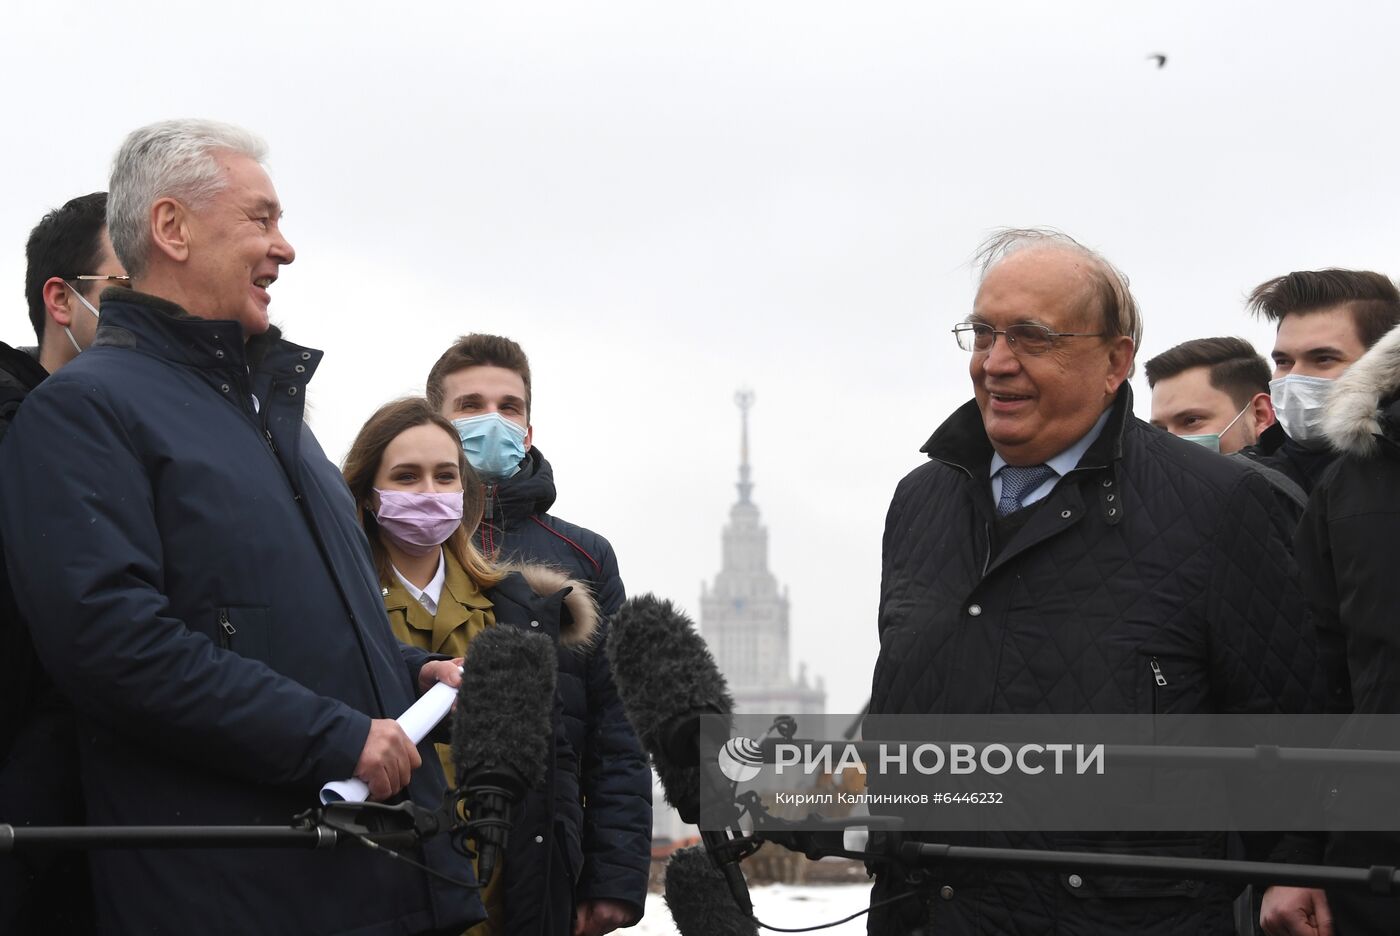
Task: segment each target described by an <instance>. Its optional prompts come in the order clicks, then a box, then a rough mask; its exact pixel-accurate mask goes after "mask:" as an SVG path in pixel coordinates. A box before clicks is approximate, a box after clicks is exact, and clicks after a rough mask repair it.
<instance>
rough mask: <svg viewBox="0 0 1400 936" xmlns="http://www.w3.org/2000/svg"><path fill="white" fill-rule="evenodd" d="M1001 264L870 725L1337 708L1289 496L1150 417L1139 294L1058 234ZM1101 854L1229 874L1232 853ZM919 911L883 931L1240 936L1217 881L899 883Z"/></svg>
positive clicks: (895, 621) (885, 590)
mask: <svg viewBox="0 0 1400 936" xmlns="http://www.w3.org/2000/svg"><path fill="white" fill-rule="evenodd" d="M979 259H980V261H981V274H982V275H981V284H980V286H979V288H978V291H977V296H976V299H975V301H974V303H973V308H972V313H971V315H970V316H969V317H968V319H967V321H965V322H964V323H963V324H960V325H958V326H957V327H956V328H954V334H955V336H956V338H957V340H958V343H959V344H960V345H961V346H962V347H963V348H964V350H966V351H969V352H970V353H971V366H970V372H971V377H972V390H973V397H974V398H973V399H972V400H969V401H968V402H967V403H966V404H965V405H964V406H962V407H960V408H959V409H958V410H957V411H955V412H954V413H953V414H952V415H951V416H949V417H948V419H947V420H946V421H945V422H944V423H943V425H941V426H940V427H939V428H938V429H937V431H936V432H934V434H933V436H932V437H931V438H930V439H929V440H928V442H927V443H926V444H925V445H924V447H923V451H924V452H925V453H926V454H927V455H928V457H929V462H928V463H927V464H925V465H923V466H921V467H919V468H917V469H915V470H914V471H913V472H911V473H910V474H909V475H908V476H907V477H905V478H904V480H903V481H902V482H901V483H900V485H899V487H898V490H897V491H896V492H895V496H894V501H893V503H892V504H891V506H890V510H889V515H888V518H887V523H886V528H885V539H884V563H883V575H882V582H881V592H880V615H879V630H880V656H879V661H878V663H877V664H876V668H875V675H874V681H873V689H872V698H871V705H870V712H871V713H872V714H873V715H882V714H885V715H892V714H918V715H929V714H1147V715H1151V714H1160V713H1165V714H1192V713H1251V712H1259V713H1282V712H1301V711H1310V710H1313V709H1314V708H1316V707H1317V706H1318V704H1319V695H1320V691H1321V686H1320V679H1319V678H1318V676H1317V666H1316V659H1315V651H1314V643H1313V640H1312V637H1311V635H1310V634H1309V632H1308V630H1307V628H1306V627H1305V624H1304V618H1303V612H1302V607H1303V603H1302V600H1301V596H1300V594H1299V590H1298V584H1297V575H1296V566H1295V565H1294V562H1293V559H1292V557H1291V556H1290V555H1289V550H1288V530H1287V521H1286V518H1285V517H1284V516H1283V515H1282V514H1281V513H1280V509H1279V507H1278V506H1277V504H1276V502H1275V499H1274V496H1273V494H1272V492H1271V490H1270V488H1269V486H1268V484H1267V482H1265V481H1264V480H1263V479H1262V478H1260V477H1258V476H1257V475H1256V474H1254V473H1253V472H1250V471H1248V470H1246V469H1245V468H1242V467H1241V466H1239V465H1236V464H1233V463H1232V462H1231V461H1230V460H1229V459H1224V458H1219V457H1218V456H1215V455H1213V454H1212V453H1210V452H1207V451H1206V450H1205V449H1203V448H1201V447H1200V446H1197V445H1192V444H1191V443H1189V442H1185V441H1182V440H1181V439H1178V438H1176V437H1175V436H1172V435H1169V434H1168V433H1166V432H1163V431H1161V430H1159V429H1155V428H1153V427H1152V426H1150V425H1148V424H1147V423H1145V422H1142V421H1141V420H1139V419H1137V418H1136V417H1134V416H1133V407H1132V393H1131V391H1130V389H1129V386H1128V383H1127V378H1128V376H1129V374H1130V373H1131V371H1132V367H1133V358H1134V354H1135V352H1136V349H1137V346H1138V343H1139V340H1140V337H1141V334H1142V326H1141V322H1140V319H1139V316H1138V310H1137V304H1136V302H1135V301H1134V299H1133V297H1132V294H1131V293H1130V292H1129V290H1128V283H1127V279H1126V278H1125V277H1124V276H1123V275H1122V274H1121V273H1119V272H1118V271H1117V270H1116V269H1115V268H1114V267H1113V266H1112V265H1111V264H1109V263H1108V262H1107V261H1106V260H1105V259H1104V258H1102V257H1101V256H1099V255H1098V254H1096V253H1094V252H1093V251H1091V250H1089V249H1087V248H1085V247H1083V246H1082V245H1080V244H1079V243H1077V242H1076V241H1074V240H1072V239H1071V238H1069V237H1067V236H1065V235H1063V234H1060V233H1058V232H1053V231H1004V232H1001V233H999V234H997V235H996V236H994V237H993V238H992V239H991V240H989V241H988V242H987V244H985V245H984V247H983V250H982V251H981V253H980V255H979ZM935 837H936V838H938V839H939V840H943V841H946V840H948V839H949V836H948V835H946V834H938V835H936V836H935ZM1085 841H1086V839H1085V837H1084V836H1083V835H1080V836H1078V841H1077V842H1075V843H1071V842H1070V841H1069V839H1068V838H1067V837H1064V836H1061V835H1059V834H1055V833H1035V834H1032V833H983V834H981V835H980V836H979V837H978V838H977V840H976V843H977V844H988V845H999V846H1009V847H1024V848H1058V847H1073V848H1074V849H1077V850H1083V849H1084V848H1086V847H1092V846H1089V845H1085ZM1089 841H1092V839H1090V840H1089ZM1096 844H1097V845H1098V847H1102V848H1104V849H1106V850H1109V851H1123V852H1137V853H1148V854H1151V853H1159V854H1174V855H1177V856H1181V857H1216V858H1220V857H1224V856H1225V836H1224V834H1223V833H1222V834H1217V833H1203V834H1191V835H1185V834H1180V833H1174V834H1169V833H1152V834H1148V835H1141V834H1139V835H1135V836H1134V837H1133V838H1132V839H1131V840H1129V839H1121V840H1119V839H1114V838H1112V837H1108V838H1103V837H1100V840H1099V841H1098V842H1097V843H1096ZM905 893H910V894H913V895H916V897H917V899H915V897H911V898H910V899H904V900H899V901H897V902H896V903H894V904H892V905H889V906H886V907H879V908H876V910H875V912H873V913H872V914H871V923H870V932H871V933H893V932H910V931H912V930H914V929H915V928H916V927H920V926H922V927H924V928H925V931H926V932H930V933H932V932H937V933H940V934H944V936H957V934H970V933H1048V932H1073V933H1077V934H1082V933H1100V932H1102V933H1124V932H1133V933H1149V934H1156V933H1162V934H1165V933H1173V934H1175V933H1183V934H1185V933H1191V934H1200V933H1220V934H1226V933H1232V932H1234V927H1233V922H1232V917H1231V901H1232V899H1233V898H1234V897H1235V889H1234V888H1231V887H1229V886H1227V885H1223V884H1219V883H1214V882H1201V881H1183V880H1175V879H1164V880H1157V881H1144V880H1129V879H1125V878H1123V877H1114V876H1106V875H1094V874H1091V873H1088V872H1085V873H1084V874H1082V875H1081V874H1074V875H1070V874H1060V873H1055V872H1038V873H1031V872H1013V871H992V872H986V871H982V872H973V873H969V872H967V871H966V870H964V869H959V868H956V867H940V868H937V869H935V870H934V871H933V872H931V873H927V872H926V873H924V874H923V875H922V876H915V877H914V878H912V879H911V878H909V877H906V876H904V875H901V874H900V873H898V872H896V871H893V870H886V871H883V872H882V873H881V874H880V876H879V879H878V881H877V884H876V887H875V890H874V893H873V895H872V903H873V904H878V903H880V902H882V901H884V900H886V899H891V898H897V897H899V896H900V895H901V894H905Z"/></svg>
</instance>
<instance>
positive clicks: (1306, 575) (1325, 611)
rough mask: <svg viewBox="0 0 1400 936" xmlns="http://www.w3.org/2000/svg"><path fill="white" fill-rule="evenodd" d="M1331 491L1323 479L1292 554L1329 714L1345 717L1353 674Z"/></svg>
mask: <svg viewBox="0 0 1400 936" xmlns="http://www.w3.org/2000/svg"><path fill="white" fill-rule="evenodd" d="M1329 478H1330V476H1329ZM1330 489H1331V484H1330V482H1329V480H1326V479H1324V481H1323V482H1322V483H1321V484H1320V485H1319V486H1318V488H1317V490H1316V491H1314V493H1313V497H1312V498H1311V499H1310V500H1309V501H1308V509H1307V510H1306V511H1304V512H1303V519H1302V521H1301V522H1300V523H1299V524H1298V533H1297V536H1296V538H1295V539H1294V544H1293V551H1294V554H1295V555H1296V556H1297V557H1298V571H1299V577H1300V580H1301V581H1302V586H1303V599H1304V602H1305V604H1306V606H1307V609H1308V616H1309V619H1310V623H1311V625H1312V627H1313V629H1314V630H1315V631H1316V634H1317V649H1318V656H1319V657H1320V659H1321V664H1322V672H1323V677H1324V680H1325V683H1326V691H1327V711H1328V712H1329V713H1332V714H1341V715H1345V714H1348V713H1350V712H1351V709H1352V698H1351V673H1350V671H1349V669H1348V666H1347V638H1346V634H1345V633H1344V632H1343V630H1342V624H1341V610H1340V609H1341V602H1340V601H1339V599H1338V597H1337V574H1336V570H1335V569H1334V568H1333V565H1332V542H1331V533H1330V526H1329V522H1330V521H1329V510H1328V508H1329V500H1330V498H1329V496H1328V495H1329V492H1330Z"/></svg>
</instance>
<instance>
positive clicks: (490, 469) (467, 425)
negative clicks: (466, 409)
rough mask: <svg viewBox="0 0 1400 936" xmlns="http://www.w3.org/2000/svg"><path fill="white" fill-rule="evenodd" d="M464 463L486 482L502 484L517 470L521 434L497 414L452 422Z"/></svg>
mask: <svg viewBox="0 0 1400 936" xmlns="http://www.w3.org/2000/svg"><path fill="white" fill-rule="evenodd" d="M452 425H453V427H455V428H456V430H457V437H458V438H459V439H461V440H462V451H463V452H464V453H465V454H466V456H467V462H468V463H469V464H470V465H471V466H472V467H473V468H474V469H476V473H477V474H479V475H481V477H482V478H483V479H484V480H486V481H503V480H505V479H506V478H509V477H511V476H512V475H514V474H515V473H516V472H517V471H519V470H520V462H521V461H522V460H523V459H524V458H525V430H524V429H523V428H521V427H520V426H518V425H516V424H515V423H513V422H511V421H510V420H509V419H506V418H505V417H504V416H502V415H501V414H500V413H483V414H481V415H480V416H472V417H471V418H469V419H454V420H452Z"/></svg>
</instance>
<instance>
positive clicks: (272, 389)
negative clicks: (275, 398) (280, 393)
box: [261, 382, 277, 455]
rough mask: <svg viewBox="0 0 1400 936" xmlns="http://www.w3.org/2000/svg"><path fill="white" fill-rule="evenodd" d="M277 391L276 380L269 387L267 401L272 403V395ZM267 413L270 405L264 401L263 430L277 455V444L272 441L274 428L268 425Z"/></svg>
mask: <svg viewBox="0 0 1400 936" xmlns="http://www.w3.org/2000/svg"><path fill="white" fill-rule="evenodd" d="M276 392H277V384H276V382H274V383H273V384H272V385H271V386H270V387H268V390H267V402H268V403H271V402H272V395H273V394H274V393H276ZM267 414H268V406H267V403H264V404H263V405H262V413H261V415H262V431H263V435H264V436H266V437H267V447H268V448H270V449H272V454H274V455H276V454H277V445H276V444H275V443H274V442H273V441H272V430H271V429H270V428H269V427H268V425H267Z"/></svg>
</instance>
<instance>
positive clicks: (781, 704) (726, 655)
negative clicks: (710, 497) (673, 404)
mask: <svg viewBox="0 0 1400 936" xmlns="http://www.w3.org/2000/svg"><path fill="white" fill-rule="evenodd" d="M753 400H754V396H753V392H752V391H748V390H741V391H739V393H737V394H735V397H734V402H735V403H737V404H738V406H739V413H740V435H739V440H740V441H739V483H738V485H737V487H738V489H739V499H738V500H737V501H735V503H734V506H733V507H731V508H730V509H729V523H727V524H726V525H725V527H724V534H723V558H722V561H721V565H720V570H719V574H718V575H716V576H715V580H714V584H713V585H707V584H705V583H703V582H702V583H701V585H700V630H701V632H702V633H703V635H704V637H705V641H706V643H708V644H709V646H710V651H711V652H712V653H714V655H715V660H716V662H717V663H718V664H719V668H720V672H722V673H724V678H725V679H726V680H727V681H728V683H729V690H730V692H732V693H733V695H734V703H735V710H736V712H737V713H740V714H744V713H753V714H760V713H761V714H769V713H771V714H775V715H776V714H786V715H794V716H796V715H821V714H824V713H825V711H826V689H825V687H824V685H823V680H822V679H821V678H820V677H818V679H817V680H816V684H815V685H809V684H808V682H807V674H806V667H805V666H802V667H800V668H799V671H798V676H797V678H796V679H793V677H792V671H791V659H790V656H789V652H790V651H789V646H788V597H787V588H786V587H784V588H782V589H781V590H780V589H779V588H778V581H777V579H775V578H774V577H773V573H772V572H770V571H768V530H767V529H766V528H765V527H764V526H763V524H762V523H761V522H760V521H759V516H758V506H757V505H756V504H754V502H753V497H752V495H753V488H754V485H753V482H752V481H750V480H749V476H750V469H749V408H750V407H751V406H753Z"/></svg>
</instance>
